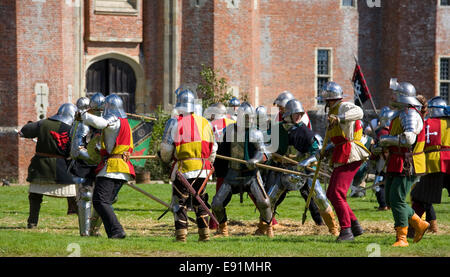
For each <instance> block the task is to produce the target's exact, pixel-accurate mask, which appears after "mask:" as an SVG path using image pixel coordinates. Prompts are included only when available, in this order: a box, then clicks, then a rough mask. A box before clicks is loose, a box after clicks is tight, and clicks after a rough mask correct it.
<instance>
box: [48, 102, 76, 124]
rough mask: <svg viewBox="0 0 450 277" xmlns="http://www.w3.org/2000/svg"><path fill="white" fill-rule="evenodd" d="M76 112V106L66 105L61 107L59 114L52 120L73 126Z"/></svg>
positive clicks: (52, 117)
mask: <svg viewBox="0 0 450 277" xmlns="http://www.w3.org/2000/svg"><path fill="white" fill-rule="evenodd" d="M76 111H77V107H76V106H75V105H74V104H72V103H65V104H62V105H61V106H60V107H59V109H58V112H57V113H56V114H55V115H54V116H51V117H50V119H53V120H57V121H61V122H63V123H66V124H67V125H72V123H73V119H74V118H75V112H76Z"/></svg>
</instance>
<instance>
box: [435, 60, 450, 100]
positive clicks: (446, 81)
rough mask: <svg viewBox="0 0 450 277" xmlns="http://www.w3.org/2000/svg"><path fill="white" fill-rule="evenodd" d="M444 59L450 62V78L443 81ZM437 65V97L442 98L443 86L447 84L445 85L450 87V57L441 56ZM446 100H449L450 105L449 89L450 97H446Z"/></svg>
mask: <svg viewBox="0 0 450 277" xmlns="http://www.w3.org/2000/svg"><path fill="white" fill-rule="evenodd" d="M443 59H446V60H448V61H449V76H448V79H441V64H442V60H443ZM437 63H438V72H437V74H438V78H437V80H438V85H437V95H438V96H441V84H443V83H445V84H447V85H448V86H449V87H450V56H448V55H441V56H439V57H438V62H437ZM446 100H447V104H450V88H449V92H448V95H447V97H446Z"/></svg>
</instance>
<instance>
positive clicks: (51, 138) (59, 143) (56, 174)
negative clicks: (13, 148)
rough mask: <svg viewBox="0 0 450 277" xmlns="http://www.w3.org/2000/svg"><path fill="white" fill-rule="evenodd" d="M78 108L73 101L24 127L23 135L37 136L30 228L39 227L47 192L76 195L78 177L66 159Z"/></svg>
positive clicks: (31, 169) (30, 173) (30, 178)
mask: <svg viewBox="0 0 450 277" xmlns="http://www.w3.org/2000/svg"><path fill="white" fill-rule="evenodd" d="M76 110H77V108H76V106H75V105H73V104H71V103H65V104H63V105H61V106H60V107H59V109H58V112H57V113H56V114H55V115H53V116H51V117H49V118H47V119H43V120H40V121H37V122H30V123H28V124H26V125H25V126H23V128H22V129H21V130H20V132H19V135H20V136H22V137H24V138H37V143H36V153H35V154H34V156H33V158H32V159H31V164H30V166H29V167H28V177H27V181H28V182H30V188H29V194H28V200H29V204H30V214H29V217H28V225H27V226H28V228H30V229H31V228H35V227H36V226H37V224H38V220H39V211H40V208H41V203H42V198H43V196H44V195H47V196H52V197H66V198H68V197H75V196H76V185H75V179H74V176H73V175H72V174H70V173H67V163H66V159H67V158H68V157H69V155H70V154H69V153H70V136H69V132H70V127H71V125H72V122H73V119H74V116H75V112H76Z"/></svg>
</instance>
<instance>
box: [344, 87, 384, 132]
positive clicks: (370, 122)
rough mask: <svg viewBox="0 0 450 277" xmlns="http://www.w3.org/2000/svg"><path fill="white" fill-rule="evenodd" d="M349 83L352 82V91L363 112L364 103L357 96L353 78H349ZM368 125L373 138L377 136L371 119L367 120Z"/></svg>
mask: <svg viewBox="0 0 450 277" xmlns="http://www.w3.org/2000/svg"><path fill="white" fill-rule="evenodd" d="M350 83H352V87H353V93H354V94H356V96H357V97H358V100H359V103H361V109H362V110H363V112H364V109H363V106H364V104H363V102H362V101H361V98H359V94H358V93H357V92H356V90H355V84H354V83H353V80H352V79H350ZM375 113H376V111H375ZM377 117H378V114H377ZM378 121H379V119H378ZM369 125H370V129H371V130H372V133H373V135H374V138H377V137H378V136H377V133H376V132H375V128H374V127H373V125H372V120H369ZM363 131H364V130H363Z"/></svg>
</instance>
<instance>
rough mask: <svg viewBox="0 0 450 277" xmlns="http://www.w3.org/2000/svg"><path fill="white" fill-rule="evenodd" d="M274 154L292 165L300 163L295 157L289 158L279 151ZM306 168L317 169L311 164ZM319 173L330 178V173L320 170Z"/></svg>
mask: <svg viewBox="0 0 450 277" xmlns="http://www.w3.org/2000/svg"><path fill="white" fill-rule="evenodd" d="M272 155H273V156H275V157H277V158H280V159H283V160H285V161H286V162H289V163H291V164H292V165H296V164H298V162H297V161H296V160H293V159H291V158H289V157H286V156H283V155H280V154H278V153H272ZM305 168H306V169H308V170H311V171H316V170H315V169H314V168H312V167H309V166H305ZM319 174H320V175H322V176H324V177H327V178H330V175H328V174H326V173H324V172H319Z"/></svg>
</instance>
